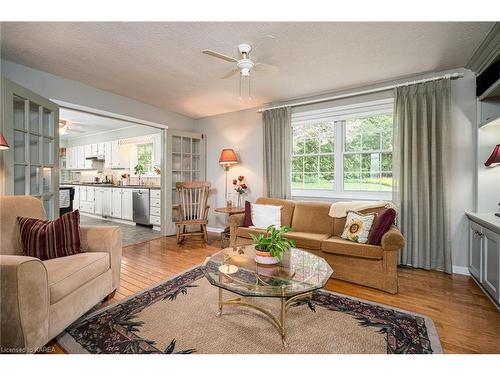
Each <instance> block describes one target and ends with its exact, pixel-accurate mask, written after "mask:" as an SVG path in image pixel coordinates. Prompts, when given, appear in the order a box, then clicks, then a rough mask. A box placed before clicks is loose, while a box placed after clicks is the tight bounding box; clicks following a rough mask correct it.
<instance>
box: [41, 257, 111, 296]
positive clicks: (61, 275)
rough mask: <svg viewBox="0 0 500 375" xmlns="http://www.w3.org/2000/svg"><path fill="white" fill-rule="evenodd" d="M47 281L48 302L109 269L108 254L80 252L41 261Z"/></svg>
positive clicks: (65, 294)
mask: <svg viewBox="0 0 500 375" xmlns="http://www.w3.org/2000/svg"><path fill="white" fill-rule="evenodd" d="M43 264H44V265H45V268H46V269H47V276H48V281H49V294H50V304H51V305H52V304H54V303H56V302H57V301H60V300H61V299H63V298H64V297H66V296H67V295H68V294H70V293H72V292H73V291H75V290H76V289H78V288H79V287H80V286H82V285H83V284H85V283H87V282H89V281H90V280H92V279H94V278H96V277H97V276H99V275H101V274H103V273H105V272H106V271H107V270H108V269H110V263H109V254H108V253H101V252H91V253H80V254H76V255H70V256H67V257H61V258H55V259H49V260H45V261H43Z"/></svg>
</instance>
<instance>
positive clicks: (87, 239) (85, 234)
mask: <svg viewBox="0 0 500 375" xmlns="http://www.w3.org/2000/svg"><path fill="white" fill-rule="evenodd" d="M80 237H81V242H82V250H83V251H84V252H103V253H109V256H110V264H111V272H112V274H113V281H112V282H113V289H114V290H116V289H118V287H119V286H120V269H121V262H122V230H121V228H120V227H117V226H91V225H81V226H80Z"/></svg>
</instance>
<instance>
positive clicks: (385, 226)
mask: <svg viewBox="0 0 500 375" xmlns="http://www.w3.org/2000/svg"><path fill="white" fill-rule="evenodd" d="M394 219H396V210H395V209H394V208H386V209H385V210H383V211H382V212H380V213H379V214H378V218H377V222H376V223H375V228H373V230H372V232H371V234H370V238H368V243H369V244H370V245H380V243H381V241H382V236H383V235H384V234H385V232H387V231H388V230H389V229H391V225H392V224H393V223H394Z"/></svg>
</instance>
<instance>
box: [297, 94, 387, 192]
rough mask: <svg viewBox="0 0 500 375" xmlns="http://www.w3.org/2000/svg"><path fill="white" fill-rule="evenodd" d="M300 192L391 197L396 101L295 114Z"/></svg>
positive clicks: (379, 101) (298, 189)
mask: <svg viewBox="0 0 500 375" xmlns="http://www.w3.org/2000/svg"><path fill="white" fill-rule="evenodd" d="M292 128H293V130H292V136H293V142H292V155H291V186H292V195H293V196H297V197H301V196H302V197H325V198H354V199H356V198H358V199H363V198H364V199H391V196H392V169H393V167H392V144H393V100H392V99H384V100H378V101H373V102H369V103H363V104H356V105H350V106H343V107H335V108H327V109H322V110H316V111H309V112H299V113H294V114H293V115H292Z"/></svg>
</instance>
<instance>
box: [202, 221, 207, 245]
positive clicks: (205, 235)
mask: <svg viewBox="0 0 500 375" xmlns="http://www.w3.org/2000/svg"><path fill="white" fill-rule="evenodd" d="M202 230H203V237H205V242H206V243H208V232H207V225H206V224H203V225H202Z"/></svg>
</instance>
